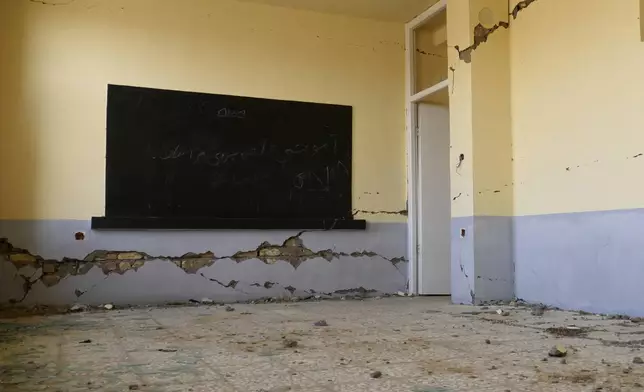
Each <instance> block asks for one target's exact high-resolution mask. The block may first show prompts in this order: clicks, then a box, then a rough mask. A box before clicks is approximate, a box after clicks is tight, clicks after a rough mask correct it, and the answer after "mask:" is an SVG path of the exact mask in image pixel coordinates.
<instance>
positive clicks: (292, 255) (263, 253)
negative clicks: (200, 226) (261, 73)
mask: <svg viewBox="0 0 644 392" xmlns="http://www.w3.org/2000/svg"><path fill="white" fill-rule="evenodd" d="M305 232H307V231H302V232H300V233H298V234H297V235H295V236H292V237H289V238H287V239H286V240H285V241H284V242H283V243H282V244H281V245H274V244H270V243H268V242H263V243H262V244H260V245H259V246H258V247H257V248H256V249H253V250H242V251H238V252H236V253H235V254H233V255H232V256H225V257H217V256H216V255H215V253H213V252H211V251H207V252H204V253H193V252H189V253H186V254H184V255H182V256H180V257H171V256H153V255H149V254H147V253H145V252H140V251H132V250H127V251H114V250H95V251H92V252H91V253H89V254H88V255H87V256H85V257H84V258H83V259H82V260H78V259H70V258H63V259H62V260H48V259H45V258H43V257H42V256H39V255H34V254H32V253H31V252H29V251H28V250H26V249H21V248H16V247H14V246H13V245H12V244H11V243H10V242H9V240H8V239H6V238H0V259H5V260H6V261H8V262H10V263H12V264H13V265H14V266H15V268H16V269H17V270H18V271H19V273H18V274H17V276H19V277H20V278H21V279H23V293H24V295H23V297H22V298H21V299H19V300H17V302H21V301H23V300H24V299H25V298H26V296H27V294H28V293H29V292H30V291H31V289H32V287H33V285H35V284H36V283H37V282H42V283H43V284H44V285H45V286H46V287H52V286H55V285H57V284H58V283H60V281H62V280H63V279H65V278H66V277H68V276H78V275H85V274H87V273H88V272H89V271H90V270H91V269H92V268H94V267H97V268H99V269H100V270H101V271H102V272H103V274H105V276H106V278H107V277H108V276H109V275H112V274H117V275H123V274H125V273H126V272H128V271H130V270H132V271H138V270H139V269H140V268H141V267H143V266H144V265H145V263H146V262H148V261H150V260H166V261H171V262H172V263H173V264H174V265H176V266H177V267H178V268H181V269H182V270H183V271H184V272H186V273H187V274H197V273H198V271H199V270H201V269H203V268H205V267H209V266H212V265H213V264H215V262H216V261H217V260H233V261H235V262H237V263H240V262H243V261H246V260H251V259H257V260H261V261H262V262H264V263H266V264H274V263H276V262H278V261H285V262H288V263H289V264H291V265H292V266H293V267H294V268H297V267H299V266H300V265H301V264H302V263H303V262H305V261H307V260H311V259H319V258H322V259H325V260H327V261H329V262H330V261H332V260H333V259H339V258H340V257H352V258H359V257H380V258H382V259H385V260H387V261H389V262H390V263H391V264H392V265H394V266H397V264H399V263H401V262H406V261H407V260H406V258H405V257H395V258H387V257H385V256H382V255H380V254H378V253H376V252H373V251H369V250H363V251H354V252H351V253H347V252H337V251H333V250H330V249H326V250H320V251H317V252H314V251H313V250H311V249H309V248H307V247H306V246H305V245H304V241H303V240H302V238H301V236H302V234H304V233H305ZM201 276H203V277H204V278H206V279H208V280H210V281H211V282H214V283H217V284H219V285H220V286H222V287H225V288H230V289H236V286H237V284H238V283H239V281H236V280H231V281H230V282H228V283H223V282H221V281H219V280H217V279H215V278H211V277H207V276H205V275H203V274H201ZM276 284H277V283H274V282H268V281H267V282H265V283H264V284H263V287H264V288H266V289H270V288H272V287H273V286H274V285H276ZM253 286H257V287H259V286H261V285H260V284H259V283H257V284H253ZM285 290H287V291H291V293H292V292H293V291H295V288H293V287H291V286H289V287H285ZM84 293H85V292H84V291H81V290H76V291H75V294H76V296H77V297H80V296H82V295H83V294H84Z"/></svg>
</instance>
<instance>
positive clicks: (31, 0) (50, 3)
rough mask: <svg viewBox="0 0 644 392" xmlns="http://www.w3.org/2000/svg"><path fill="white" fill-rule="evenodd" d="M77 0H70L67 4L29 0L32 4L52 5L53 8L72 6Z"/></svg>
mask: <svg viewBox="0 0 644 392" xmlns="http://www.w3.org/2000/svg"><path fill="white" fill-rule="evenodd" d="M75 1H76V0H69V1H67V2H65V3H55V2H54V3H52V2H51V1H45V0H29V2H30V3H37V4H42V5H51V6H57V5H70V4H71V3H73V2H75Z"/></svg>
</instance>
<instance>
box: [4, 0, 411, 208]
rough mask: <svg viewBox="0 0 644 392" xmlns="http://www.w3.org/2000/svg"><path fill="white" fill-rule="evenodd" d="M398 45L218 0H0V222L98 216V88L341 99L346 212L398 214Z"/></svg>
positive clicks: (379, 33)
mask: <svg viewBox="0 0 644 392" xmlns="http://www.w3.org/2000/svg"><path fill="white" fill-rule="evenodd" d="M50 2H51V3H56V2H58V3H66V2H67V1H66V0H65V1H63V0H51V1H50ZM403 42H404V28H403V25H402V24H396V23H383V22H375V21H369V20H362V19H352V18H347V17H342V16H333V15H323V14H317V13H312V12H305V11H297V10H292V9H285V8H276V7H269V6H263V5H257V4H249V3H237V2H234V1H229V0H217V1H213V0H181V1H177V0H76V1H72V2H70V3H69V4H68V5H58V6H51V5H45V4H40V3H39V2H30V1H28V0H2V1H0V58H1V62H0V67H1V68H0V133H1V134H0V138H1V139H0V219H88V218H89V217H91V216H93V215H102V214H103V212H104V211H103V207H104V181H105V179H104V171H105V160H104V157H105V107H106V85H107V84H108V83H114V84H127V85H137V86H147V87H156V88H166V89H178V90H190V91H202V92H212V93H224V94H235V95H246V96H255V97H267V98H278V99H291V100H302V101H313V102H322V103H336V104H344V105H352V106H353V107H354V161H353V165H354V171H353V194H354V201H353V204H354V208H356V209H359V210H376V211H396V210H401V209H404V208H405V199H406V195H405V182H406V179H405V150H404V149H405V132H404V129H405V128H404V50H403ZM367 218H368V219H372V220H385V219H390V220H391V219H393V220H403V219H404V218H403V217H400V216H389V215H375V216H374V215H369V216H367Z"/></svg>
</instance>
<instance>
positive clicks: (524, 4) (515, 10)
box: [510, 0, 536, 19]
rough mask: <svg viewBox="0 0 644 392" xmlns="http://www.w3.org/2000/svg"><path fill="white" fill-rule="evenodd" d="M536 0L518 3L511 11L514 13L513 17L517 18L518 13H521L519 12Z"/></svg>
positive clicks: (525, 0) (511, 13) (524, 0)
mask: <svg viewBox="0 0 644 392" xmlns="http://www.w3.org/2000/svg"><path fill="white" fill-rule="evenodd" d="M535 1H536V0H523V1H520V2H518V3H517V5H515V6H514V8H513V9H512V12H510V15H512V18H513V19H516V18H517V15H519V12H521V11H523V10H524V9H526V8H528V6H529V5H530V4H532V3H534V2H535Z"/></svg>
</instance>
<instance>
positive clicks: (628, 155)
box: [510, 0, 644, 316]
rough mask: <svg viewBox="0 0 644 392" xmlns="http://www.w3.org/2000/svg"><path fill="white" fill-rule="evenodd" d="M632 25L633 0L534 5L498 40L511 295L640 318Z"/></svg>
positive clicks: (636, 76)
mask: <svg viewBox="0 0 644 392" xmlns="http://www.w3.org/2000/svg"><path fill="white" fill-rule="evenodd" d="M638 17H639V1H638V0H624V1H618V2H611V1H601V0H588V1H587V0H566V1H556V0H536V1H534V2H532V4H530V6H529V7H528V8H526V9H525V10H523V11H521V12H520V13H519V16H518V17H517V20H516V22H517V23H515V24H514V25H513V26H512V27H511V29H510V31H511V65H512V75H511V76H512V131H513V143H514V178H515V179H514V182H515V185H514V189H515V207H514V208H515V215H517V217H515V218H514V226H515V233H514V235H515V260H516V289H517V295H518V296H519V297H522V298H524V299H526V300H530V301H537V302H544V303H548V304H552V305H556V306H560V307H564V308H572V309H583V310H587V311H591V312H602V313H628V314H630V315H637V316H642V315H644V303H643V302H642V301H641V298H642V297H644V286H643V285H642V284H641V281H642V280H643V279H644V251H643V250H644V249H643V248H642V241H641V236H642V232H643V231H644V227H643V225H642V221H643V220H642V216H643V215H644V185H643V184H642V182H641V181H640V179H641V178H642V173H643V172H644V158H643V157H642V153H644V151H643V149H644V133H642V129H643V128H644V112H643V111H642V107H644V74H643V73H642V67H644V43H642V42H641V40H640V37H639V34H640V32H639V28H640V21H639V20H638ZM600 25H601V26H610V29H602V28H599V29H598V28H597V26H600Z"/></svg>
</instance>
